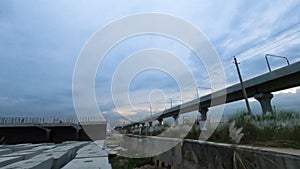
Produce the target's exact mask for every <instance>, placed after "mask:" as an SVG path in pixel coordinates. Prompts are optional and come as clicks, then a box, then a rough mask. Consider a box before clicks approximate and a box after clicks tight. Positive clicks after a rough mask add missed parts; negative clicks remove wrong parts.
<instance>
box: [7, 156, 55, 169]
mask: <svg viewBox="0 0 300 169" xmlns="http://www.w3.org/2000/svg"><path fill="white" fill-rule="evenodd" d="M52 164H53V158H52V157H51V156H46V155H38V156H35V157H33V158H30V159H28V160H23V161H19V162H16V163H13V164H10V165H7V166H4V167H3V168H2V169H51V168H52Z"/></svg>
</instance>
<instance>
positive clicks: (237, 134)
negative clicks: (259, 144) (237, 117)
mask: <svg viewBox="0 0 300 169" xmlns="http://www.w3.org/2000/svg"><path fill="white" fill-rule="evenodd" d="M234 126H235V121H233V122H232V123H230V125H229V136H230V138H231V140H232V141H233V142H234V143H236V144H238V143H240V142H241V139H242V137H243V136H244V133H242V130H243V127H241V128H239V129H238V128H236V127H234Z"/></svg>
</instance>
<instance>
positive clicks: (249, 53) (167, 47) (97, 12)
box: [0, 0, 300, 117]
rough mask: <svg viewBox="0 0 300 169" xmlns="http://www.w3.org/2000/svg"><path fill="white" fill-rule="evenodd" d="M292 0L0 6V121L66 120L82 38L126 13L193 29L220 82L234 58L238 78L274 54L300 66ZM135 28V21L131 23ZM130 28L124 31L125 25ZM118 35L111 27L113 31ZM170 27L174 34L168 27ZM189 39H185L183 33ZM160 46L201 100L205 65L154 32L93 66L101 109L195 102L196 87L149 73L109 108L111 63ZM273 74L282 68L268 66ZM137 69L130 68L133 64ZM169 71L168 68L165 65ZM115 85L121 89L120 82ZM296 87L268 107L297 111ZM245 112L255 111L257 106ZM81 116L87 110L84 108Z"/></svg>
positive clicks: (299, 23) (299, 19)
mask: <svg viewBox="0 0 300 169" xmlns="http://www.w3.org/2000/svg"><path fill="white" fill-rule="evenodd" d="M299 11H300V2H299V1H293V0H286V1H251V2H250V1H238V0H237V1H231V3H226V2H220V1H219V2H217V1H196V0H193V1H176V2H174V1H172V0H165V1H159V0H157V1H141V0H131V1H117V0H112V1H83V0H82V1H81V0H78V1H71V0H69V1H68V0H62V1H37V0H27V1H21V0H19V1H13V0H1V1H0V37H1V38H0V113H1V114H2V115H12V116H14V115H33V114H34V115H47V116H48V115H50V116H52V115H71V114H74V112H75V110H74V106H73V99H72V78H73V72H74V68H75V65H76V61H77V58H78V56H79V54H80V51H81V49H82V48H83V47H84V45H85V44H86V42H87V41H88V39H89V38H90V37H91V36H92V35H93V34H94V33H95V32H96V31H98V30H101V28H103V27H105V26H106V25H108V24H109V23H112V22H113V21H116V20H118V19H120V18H123V17H125V16H130V15H133V14H140V13H146V12H153V13H154V12H155V13H163V14H168V15H172V16H175V17H178V18H181V19H183V20H185V21H186V22H188V23H190V24H192V25H194V26H195V27H196V28H197V29H199V30H200V31H201V32H202V33H203V34H204V35H205V36H206V38H207V39H208V40H209V41H210V43H211V44H212V46H213V47H214V48H215V50H216V52H217V54H218V56H219V58H220V60H221V63H222V66H223V69H224V73H225V78H226V84H227V85H231V84H234V83H237V82H238V78H237V74H236V70H235V67H234V64H232V61H233V56H234V55H236V57H237V58H238V60H239V61H240V62H241V64H240V68H241V71H242V75H243V78H244V79H250V78H251V77H254V76H257V75H260V74H263V73H266V72H268V70H267V66H266V63H265V60H264V55H265V54H266V53H272V54H277V55H283V56H286V57H288V58H289V60H290V62H291V63H294V62H297V61H299V60H300V47H299V42H300V13H299ZM136 24H139V23H136ZM131 26H132V25H131ZM122 29H124V28H122V27H120V31H121V30H122ZM173 29H176V27H174V28H173ZM184 33H185V34H187V35H188V34H189V32H184ZM151 48H152V49H153V48H156V49H161V50H164V51H167V52H169V53H170V54H172V55H174V56H176V57H177V59H179V60H180V61H181V62H182V63H184V65H186V66H187V67H188V69H189V70H190V72H192V74H193V76H194V78H195V79H196V81H197V86H198V85H199V86H198V87H199V89H198V94H199V95H203V94H205V93H209V92H210V89H205V88H208V87H209V86H210V83H209V76H208V74H207V71H206V69H205V65H203V63H202V62H201V60H200V59H199V58H197V57H196V56H195V54H193V53H192V51H191V50H190V49H188V48H187V47H186V46H184V45H183V44H182V43H180V42H178V41H176V40H174V39H170V38H168V37H164V36H159V35H146V34H145V35H140V36H135V37H132V38H128V39H126V40H125V41H122V42H120V43H118V44H117V45H116V46H115V47H114V48H113V49H112V50H111V51H110V52H109V53H107V55H106V56H105V58H104V60H103V61H102V62H101V64H100V65H99V69H98V72H97V75H96V78H95V92H96V96H97V103H98V104H99V109H100V111H101V112H103V113H104V114H106V116H110V117H115V116H116V112H118V113H121V114H126V115H136V114H138V115H141V116H145V114H149V110H150V106H149V101H151V103H152V111H153V112H154V113H155V112H159V111H161V110H163V109H165V108H168V107H170V103H169V100H170V98H172V99H173V104H179V103H180V102H182V101H181V100H183V102H184V101H188V100H190V99H193V98H195V97H196V95H197V93H196V89H195V86H189V84H188V83H186V84H185V89H186V91H185V92H184V94H185V96H184V97H180V94H182V92H179V87H178V84H177V83H176V81H180V80H183V81H184V80H185V78H186V77H187V76H186V74H184V72H185V71H182V70H181V69H178V70H177V71H178V72H176V74H177V75H178V77H177V78H181V79H174V77H172V75H171V76H170V74H168V73H166V72H163V71H161V70H157V69H150V70H145V71H143V72H140V73H138V74H137V75H136V76H135V77H134V78H133V79H132V80H131V83H130V86H129V91H124V92H120V93H119V96H118V99H119V100H123V98H130V100H131V102H132V104H133V106H134V107H132V106H131V105H128V104H126V102H124V103H123V104H122V105H121V106H120V107H119V109H116V106H115V105H114V102H113V100H112V96H111V85H112V77H113V75H114V73H115V72H116V70H117V69H118V66H119V65H120V63H122V62H123V61H124V59H125V58H128V57H129V56H130V55H132V54H133V53H135V52H137V51H141V50H144V49H151ZM270 62H271V65H272V69H276V68H279V67H282V66H285V64H286V63H285V62H284V61H283V60H280V59H275V58H272V59H270ZM134 64H136V65H138V64H139V63H133V65H134ZM169 66H170V67H172V66H174V65H172V64H170V65H169ZM119 83H122V82H119ZM299 95H300V90H299V89H298V90H297V89H292V90H288V91H284V92H277V93H276V94H275V97H274V99H273V105H275V106H276V108H278V109H286V110H295V111H296V110H298V109H299V108H300V107H299V104H298V103H299V101H300V96H299ZM251 105H252V106H253V107H254V108H255V110H256V111H260V109H259V105H258V104H257V103H256V102H255V101H253V100H251ZM244 107H245V106H244V103H243V102H236V103H232V104H229V106H226V111H227V112H232V111H234V112H236V111H238V110H243V109H244ZM87 111H88V110H87Z"/></svg>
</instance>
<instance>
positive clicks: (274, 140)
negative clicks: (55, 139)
mask: <svg viewBox="0 0 300 169" xmlns="http://www.w3.org/2000/svg"><path fill="white" fill-rule="evenodd" d="M233 121H234V122H235V126H236V127H237V128H243V130H242V133H243V134H244V136H243V137H242V139H241V142H240V144H250V145H257V146H272V147H289V148H298V149H299V148H300V114H299V113H294V112H277V113H273V114H267V115H264V116H263V115H249V114H248V113H241V114H239V115H236V116H234V117H231V118H230V119H229V121H228V122H226V123H224V124H221V125H219V126H218V128H217V129H216V130H215V132H214V133H213V135H212V136H211V137H210V138H209V141H214V142H223V143H232V141H231V138H230V137H229V129H228V128H229V124H230V123H232V122H233Z"/></svg>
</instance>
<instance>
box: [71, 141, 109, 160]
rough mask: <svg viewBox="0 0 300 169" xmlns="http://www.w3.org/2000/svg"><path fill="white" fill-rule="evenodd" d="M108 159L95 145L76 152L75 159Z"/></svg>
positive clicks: (105, 153)
mask: <svg viewBox="0 0 300 169" xmlns="http://www.w3.org/2000/svg"><path fill="white" fill-rule="evenodd" d="M89 157H108V154H107V152H106V151H105V150H102V148H101V147H99V146H97V145H95V144H89V145H87V146H84V147H83V148H81V149H80V150H78V152H77V155H76V157H75V158H89Z"/></svg>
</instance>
